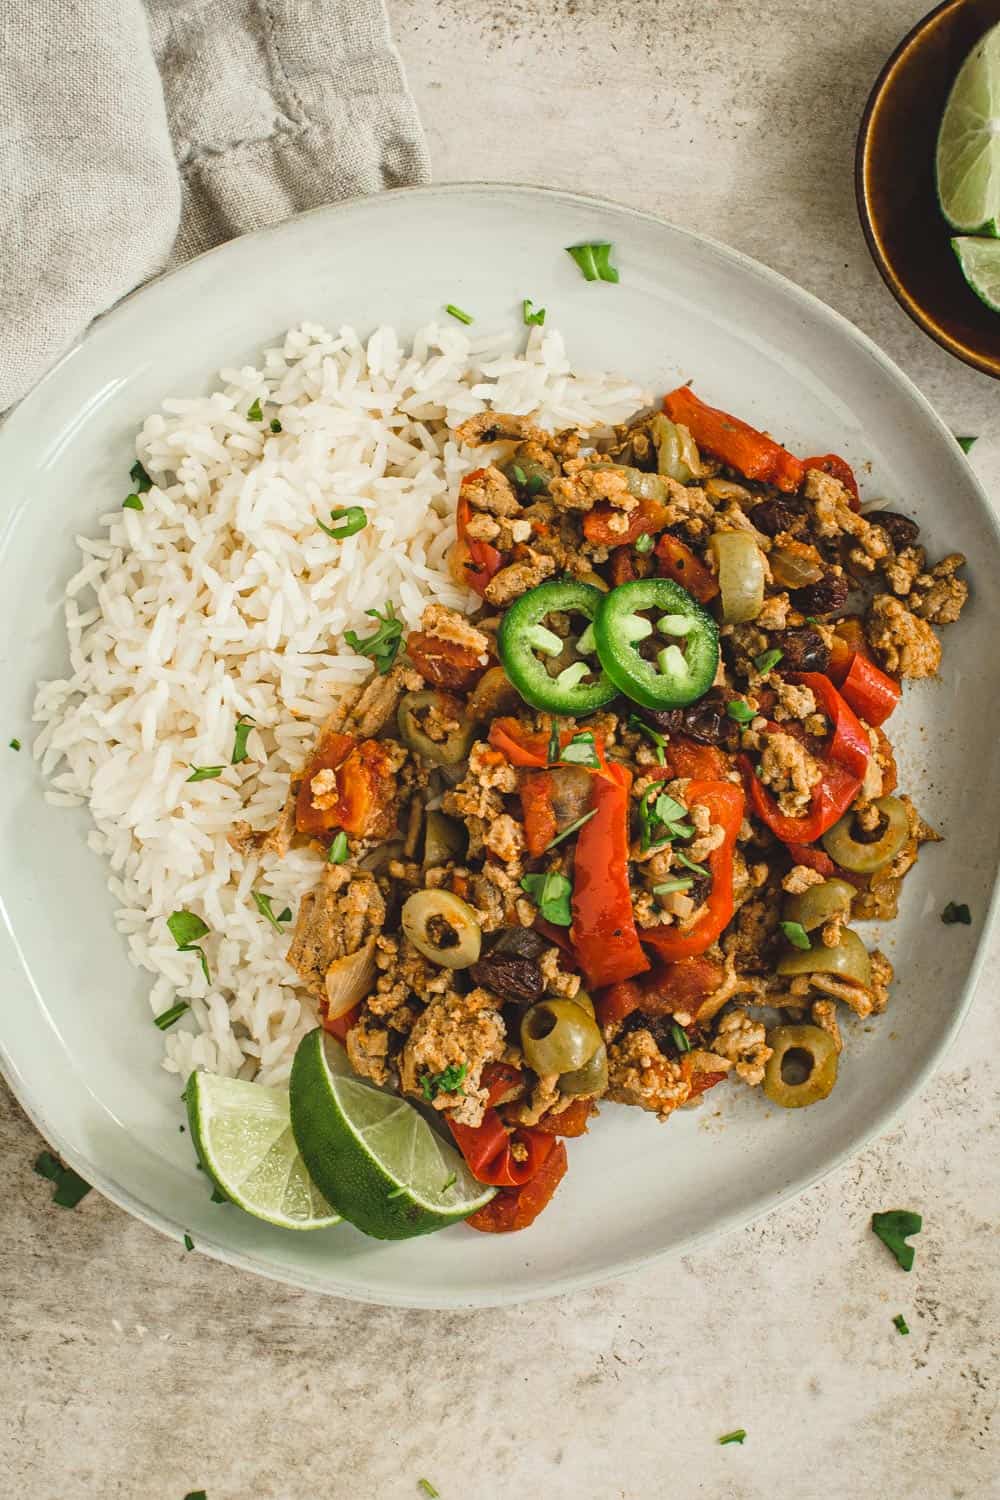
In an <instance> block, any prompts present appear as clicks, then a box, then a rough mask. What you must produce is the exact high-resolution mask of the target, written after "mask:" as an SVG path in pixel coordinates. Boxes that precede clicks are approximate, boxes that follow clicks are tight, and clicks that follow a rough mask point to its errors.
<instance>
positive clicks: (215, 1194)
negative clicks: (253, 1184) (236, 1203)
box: [212, 1187, 229, 1203]
mask: <svg viewBox="0 0 1000 1500" xmlns="http://www.w3.org/2000/svg"><path fill="white" fill-rule="evenodd" d="M212 1202H213V1203H228V1202H229V1199H228V1198H227V1197H226V1195H225V1193H224V1192H223V1191H222V1189H221V1188H217V1187H213V1189H212Z"/></svg>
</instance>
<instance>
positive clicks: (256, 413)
mask: <svg viewBox="0 0 1000 1500" xmlns="http://www.w3.org/2000/svg"><path fill="white" fill-rule="evenodd" d="M263 419H264V413H263V412H262V411H261V409H260V397H259V396H258V397H257V399H256V400H255V401H254V403H253V405H252V406H251V408H250V410H249V411H248V412H247V421H248V422H261V421H263Z"/></svg>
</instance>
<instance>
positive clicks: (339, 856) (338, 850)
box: [326, 828, 350, 865]
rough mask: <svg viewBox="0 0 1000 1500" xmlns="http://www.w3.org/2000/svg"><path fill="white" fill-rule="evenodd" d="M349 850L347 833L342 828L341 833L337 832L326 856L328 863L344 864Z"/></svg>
mask: <svg viewBox="0 0 1000 1500" xmlns="http://www.w3.org/2000/svg"><path fill="white" fill-rule="evenodd" d="M349 852H350V851H349V849H348V847H347V834H346V833H345V832H344V830H343V829H342V828H341V829H340V831H339V833H335V834H334V836H333V843H332V844H331V845H330V852H329V854H328V855H327V856H326V862H327V864H328V865H342V864H343V863H344V861H345V860H346V859H347V856H348V854H349Z"/></svg>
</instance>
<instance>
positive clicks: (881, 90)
mask: <svg viewBox="0 0 1000 1500" xmlns="http://www.w3.org/2000/svg"><path fill="white" fill-rule="evenodd" d="M997 22H1000V0H945V3H944V4H943V5H939V6H938V7H937V9H936V10H932V11H931V13H930V15H928V16H925V17H924V19H923V20H922V21H921V22H919V24H918V25H916V26H915V27H914V28H913V30H912V31H911V32H910V33H909V35H908V36H905V37H904V38H903V40H902V41H901V42H900V44H899V46H898V47H897V48H896V50H895V52H894V53H893V54H892V56H891V57H890V58H889V61H888V62H887V63H886V65H885V67H884V68H883V69H882V71H881V73H880V74H879V76H878V80H877V82H876V84H875V87H874V88H873V89H872V91H871V95H870V96H869V99H868V103H867V105H866V106H865V112H864V115H863V116H862V120H861V129H860V131H859V134H858V145H857V153H856V156H855V164H854V184H855V191H856V193H857V199H858V212H859V214H860V215H861V227H862V228H863V230H864V232H865V238H866V240H867V241H868V248H869V249H870V250H871V253H872V256H873V258H874V260H875V264H876V265H877V266H878V268H879V271H880V272H881V273H882V277H883V280H884V281H885V284H886V286H887V287H888V288H889V290H890V291H891V292H892V294H893V296H894V297H895V298H896V300H897V302H899V304H900V306H901V307H903V308H905V310H906V311H907V312H908V313H909V315H910V317H911V318H912V319H913V320H914V322H915V323H919V324H920V327H921V328H923V329H924V331H925V332H926V333H929V334H930V336H931V338H932V339H936V340H937V342H938V343H939V344H940V345H941V346H942V348H944V349H948V350H949V351H950V352H951V353H952V354H955V355H957V356H958V358H959V359H964V360H965V362H966V364H970V365H974V366H975V368H976V369H977V370H984V371H985V372H986V374H987V375H994V376H997V377H1000V313H994V312H991V311H990V310H989V308H988V307H986V306H984V304H983V303H982V302H980V300H979V298H978V297H977V296H976V295H975V293H974V292H972V291H970V290H969V288H968V286H967V285H966V283H965V279H964V277H963V276H962V272H961V270H960V269H959V265H958V261H957V260H956V259H955V255H954V252H953V251H952V248H951V235H952V233H953V231H952V230H951V228H950V226H949V224H948V222H947V220H946V219H945V217H944V215H943V214H942V213H941V210H940V208H939V207H938V201H937V191H936V189H935V184H934V152H935V148H936V145H937V134H938V127H939V125H940V123H941V116H942V114H943V113H944V107H945V103H946V102H947V98H948V93H949V90H950V89H951V85H952V83H953V82H954V79H955V75H956V74H957V73H958V70H959V68H960V67H961V66H962V63H963V62H964V60H965V58H966V56H967V55H968V53H969V52H970V51H971V49H972V48H973V47H974V46H975V44H976V42H977V41H978V40H979V38H980V37H981V36H982V35H983V33H984V32H985V31H988V30H989V28H990V27H991V26H995V25H996V24H997Z"/></svg>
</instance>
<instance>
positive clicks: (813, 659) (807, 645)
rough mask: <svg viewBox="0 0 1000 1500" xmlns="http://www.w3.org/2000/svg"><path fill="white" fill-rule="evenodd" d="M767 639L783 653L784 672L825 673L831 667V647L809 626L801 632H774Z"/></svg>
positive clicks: (782, 668)
mask: <svg viewBox="0 0 1000 1500" xmlns="http://www.w3.org/2000/svg"><path fill="white" fill-rule="evenodd" d="M767 639H768V644H769V645H771V646H777V648H778V650H779V651H780V652H781V670H782V671H783V672H825V671H826V669H827V667H828V666H829V665H830V648H829V646H828V645H827V644H826V642H825V641H824V639H823V637H822V636H821V635H820V633H819V631H818V630H813V629H811V627H810V626H808V625H807V626H805V627H804V628H803V629H801V630H772V631H771V632H769V634H768V637H767Z"/></svg>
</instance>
